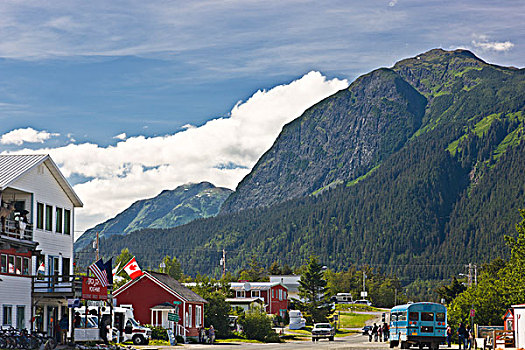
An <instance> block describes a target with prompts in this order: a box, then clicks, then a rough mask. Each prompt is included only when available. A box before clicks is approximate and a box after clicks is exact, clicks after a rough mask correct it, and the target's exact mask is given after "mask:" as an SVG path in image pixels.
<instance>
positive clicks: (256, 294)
mask: <svg viewBox="0 0 525 350" xmlns="http://www.w3.org/2000/svg"><path fill="white" fill-rule="evenodd" d="M260 297H261V291H260V290H252V298H260Z"/></svg>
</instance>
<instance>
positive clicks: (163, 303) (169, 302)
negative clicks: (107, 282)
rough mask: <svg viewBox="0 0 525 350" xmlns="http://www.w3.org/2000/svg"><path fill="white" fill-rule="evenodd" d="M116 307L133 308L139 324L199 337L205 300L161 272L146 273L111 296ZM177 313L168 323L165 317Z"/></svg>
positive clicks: (202, 325)
mask: <svg viewBox="0 0 525 350" xmlns="http://www.w3.org/2000/svg"><path fill="white" fill-rule="evenodd" d="M113 295H114V297H115V298H116V300H117V305H123V304H125V305H129V304H131V305H132V306H133V314H134V316H135V319H137V320H138V321H140V322H141V323H145V324H151V325H154V326H161V327H164V328H171V329H173V330H174V332H175V334H177V335H182V336H189V337H198V335H199V333H198V329H199V328H200V327H204V304H205V303H207V301H206V300H205V299H203V298H202V297H201V296H199V295H198V294H196V293H195V292H193V291H192V290H191V289H188V288H187V287H185V286H183V285H182V284H181V283H180V282H179V281H177V280H176V279H174V278H172V277H170V276H168V275H167V274H164V273H159V272H152V271H146V272H144V274H143V275H142V276H140V277H138V278H136V279H134V280H132V281H129V282H128V283H126V284H125V285H123V286H122V287H120V288H119V289H117V290H116V291H115V292H114V293H113ZM170 313H171V314H177V315H178V321H176V322H175V321H170V320H169V319H168V314H170Z"/></svg>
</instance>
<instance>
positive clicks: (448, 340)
mask: <svg viewBox="0 0 525 350" xmlns="http://www.w3.org/2000/svg"><path fill="white" fill-rule="evenodd" d="M451 342H452V327H450V325H447V345H448V347H449V348H450V343H451Z"/></svg>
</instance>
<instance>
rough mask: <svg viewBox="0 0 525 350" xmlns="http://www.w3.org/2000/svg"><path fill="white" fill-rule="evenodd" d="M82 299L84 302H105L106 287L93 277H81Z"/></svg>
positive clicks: (106, 296)
mask: <svg viewBox="0 0 525 350" xmlns="http://www.w3.org/2000/svg"><path fill="white" fill-rule="evenodd" d="M82 299H84V300H107V299H108V287H102V284H101V283H100V281H99V280H98V278H95V277H85V276H84V277H82Z"/></svg>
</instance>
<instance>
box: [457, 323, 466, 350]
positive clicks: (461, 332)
mask: <svg viewBox="0 0 525 350" xmlns="http://www.w3.org/2000/svg"><path fill="white" fill-rule="evenodd" d="M466 332H467V330H466V328H465V325H464V324H463V322H461V323H460V324H459V327H458V331H457V333H458V342H459V348H458V349H461V345H462V344H463V349H464V350H466V345H467V339H466V337H465V333H466Z"/></svg>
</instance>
